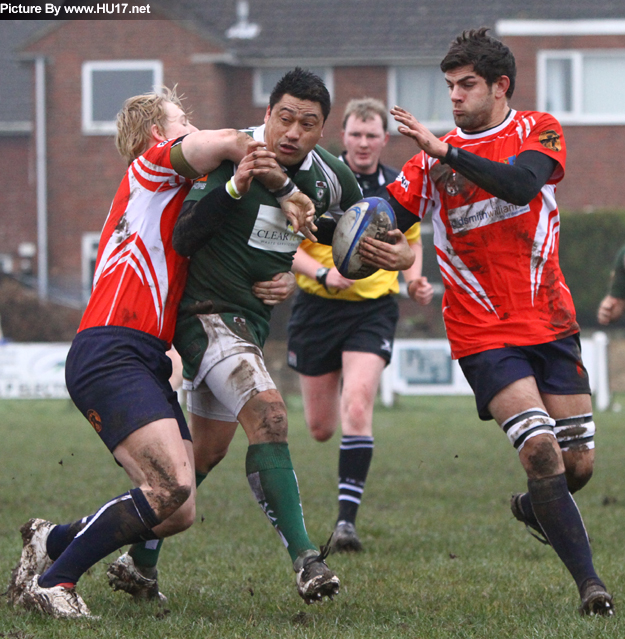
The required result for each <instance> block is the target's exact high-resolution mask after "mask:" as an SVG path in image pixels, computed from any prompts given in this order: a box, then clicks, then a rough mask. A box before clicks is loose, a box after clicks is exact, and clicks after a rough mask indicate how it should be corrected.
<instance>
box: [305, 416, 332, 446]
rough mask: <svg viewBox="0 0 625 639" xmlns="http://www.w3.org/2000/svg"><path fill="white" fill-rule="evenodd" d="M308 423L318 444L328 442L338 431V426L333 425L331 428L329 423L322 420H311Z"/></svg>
mask: <svg viewBox="0 0 625 639" xmlns="http://www.w3.org/2000/svg"><path fill="white" fill-rule="evenodd" d="M306 423H307V425H308V430H309V431H310V434H311V435H312V437H313V439H314V440H315V441H318V442H327V441H328V440H329V439H331V437H332V435H334V431H335V430H336V425H334V424H332V425H330V426H329V425H328V424H327V422H324V421H321V420H310V421H307V422H306Z"/></svg>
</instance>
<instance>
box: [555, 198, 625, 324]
mask: <svg viewBox="0 0 625 639" xmlns="http://www.w3.org/2000/svg"><path fill="white" fill-rule="evenodd" d="M560 218H561V224H560V265H561V267H562V271H563V273H564V277H565V278H566V283H567V284H568V286H569V288H570V289H571V293H572V294H573V300H574V301H575V308H576V309H577V318H578V321H579V323H580V325H581V326H582V327H583V328H592V327H597V326H599V324H598V323H597V307H598V306H599V302H600V301H601V299H602V298H603V297H604V295H605V294H606V293H607V291H608V282H609V277H610V273H611V271H612V267H613V264H614V258H615V256H616V252H617V251H618V249H619V248H620V247H621V246H622V245H623V244H625V211H619V212H601V213H561V216H560Z"/></svg>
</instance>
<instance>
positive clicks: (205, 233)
mask: <svg viewBox="0 0 625 639" xmlns="http://www.w3.org/2000/svg"><path fill="white" fill-rule="evenodd" d="M235 203H236V200H233V199H232V198H231V197H230V195H228V192H227V191H226V187H225V186H218V187H217V188H214V189H213V190H212V191H210V192H209V193H207V194H206V195H205V196H204V197H203V198H202V199H201V200H198V201H197V202H194V201H192V200H188V201H186V202H185V203H184V204H183V205H182V210H181V211H180V215H179V216H178V220H177V221H176V226H175V227H174V235H173V238H172V244H173V247H174V250H175V251H176V252H177V253H179V254H180V255H183V256H184V257H189V256H191V255H193V253H195V252H196V251H198V250H199V249H201V248H202V247H203V246H204V245H205V244H207V243H208V242H210V240H211V239H212V238H213V237H215V235H217V234H218V233H219V231H220V230H221V227H222V226H223V225H224V223H225V221H226V219H227V217H228V216H229V215H230V214H231V213H233V212H234V210H235Z"/></svg>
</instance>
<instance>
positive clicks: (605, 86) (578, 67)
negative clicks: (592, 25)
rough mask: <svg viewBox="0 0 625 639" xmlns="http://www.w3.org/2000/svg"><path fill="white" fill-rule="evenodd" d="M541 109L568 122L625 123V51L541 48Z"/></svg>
mask: <svg viewBox="0 0 625 639" xmlns="http://www.w3.org/2000/svg"><path fill="white" fill-rule="evenodd" d="M538 109H539V110H540V111H548V112H549V113H551V114H552V115H554V116H555V117H557V118H558V119H559V120H560V121H561V122H562V123H564V124H625V51H623V50H620V49H612V50H605V51H541V52H540V53H539V54H538Z"/></svg>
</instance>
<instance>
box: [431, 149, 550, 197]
mask: <svg viewBox="0 0 625 639" xmlns="http://www.w3.org/2000/svg"><path fill="white" fill-rule="evenodd" d="M441 163H443V164H448V165H449V166H450V167H451V168H452V169H454V170H455V171H458V173H460V174H461V175H463V176H464V177H466V178H468V179H469V180H471V182H473V183H474V184H477V186H479V187H480V188H482V189H484V190H485V191H486V192H487V193H490V194H491V195H494V196H495V197H498V198H500V199H502V200H504V201H506V202H510V203H511V204H517V205H521V206H524V205H526V204H529V203H530V202H531V201H532V200H533V199H534V198H535V197H536V196H537V195H538V193H539V192H540V189H542V187H543V186H544V185H545V184H546V182H547V180H548V179H549V178H550V177H551V175H552V174H553V171H554V169H555V167H556V164H557V163H556V161H555V160H554V159H552V158H550V157H549V156H548V155H545V154H544V153H540V152H539V151H524V152H523V153H521V154H520V155H519V156H518V157H517V158H516V161H515V163H514V164H504V163H503V162H493V161H492V160H487V159H486V158H482V157H480V156H478V155H475V153H470V152H469V151H465V150H464V149H459V148H457V147H454V146H451V145H449V150H448V151H447V155H446V156H445V157H444V158H443V159H442V160H441Z"/></svg>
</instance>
